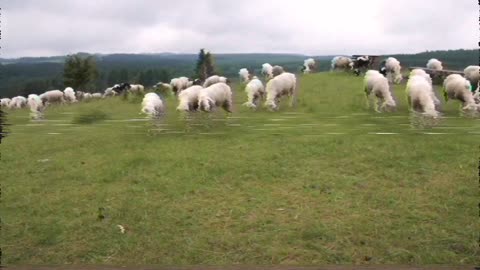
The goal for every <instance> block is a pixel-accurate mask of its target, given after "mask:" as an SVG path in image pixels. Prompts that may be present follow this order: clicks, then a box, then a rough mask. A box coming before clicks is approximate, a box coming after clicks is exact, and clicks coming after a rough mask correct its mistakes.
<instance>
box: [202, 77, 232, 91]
mask: <svg viewBox="0 0 480 270" xmlns="http://www.w3.org/2000/svg"><path fill="white" fill-rule="evenodd" d="M220 82H221V83H225V84H226V83H228V79H227V78H225V77H221V76H218V75H213V76H210V77H208V78H207V79H206V80H205V82H204V83H203V87H204V88H207V87H209V86H211V85H213V84H216V83H220Z"/></svg>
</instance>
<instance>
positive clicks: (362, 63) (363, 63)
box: [349, 55, 371, 76]
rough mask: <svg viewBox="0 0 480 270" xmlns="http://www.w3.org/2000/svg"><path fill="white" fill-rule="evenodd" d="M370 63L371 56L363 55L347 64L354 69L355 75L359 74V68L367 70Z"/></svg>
mask: <svg viewBox="0 0 480 270" xmlns="http://www.w3.org/2000/svg"><path fill="white" fill-rule="evenodd" d="M370 63H371V58H370V57H369V56H368V55H364V56H359V57H357V59H354V60H353V63H352V64H349V66H350V67H351V68H353V69H354V73H355V75H357V76H360V73H361V70H367V69H368V67H369V65H370Z"/></svg>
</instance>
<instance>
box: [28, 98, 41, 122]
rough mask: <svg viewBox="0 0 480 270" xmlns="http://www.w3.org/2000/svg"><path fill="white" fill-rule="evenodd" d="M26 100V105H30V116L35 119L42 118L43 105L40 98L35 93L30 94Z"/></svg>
mask: <svg viewBox="0 0 480 270" xmlns="http://www.w3.org/2000/svg"><path fill="white" fill-rule="evenodd" d="M27 100H28V101H27V103H28V107H30V117H32V119H35V120H37V119H41V118H43V111H44V109H45V106H44V104H43V101H42V99H41V98H40V97H39V96H38V95H36V94H30V95H28V99H27Z"/></svg>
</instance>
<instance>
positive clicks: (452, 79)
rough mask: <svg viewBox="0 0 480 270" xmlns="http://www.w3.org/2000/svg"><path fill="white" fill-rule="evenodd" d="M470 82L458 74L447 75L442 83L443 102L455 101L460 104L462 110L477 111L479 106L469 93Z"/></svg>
mask: <svg viewBox="0 0 480 270" xmlns="http://www.w3.org/2000/svg"><path fill="white" fill-rule="evenodd" d="M470 89H471V84H470V81H469V80H467V79H465V78H464V77H462V76H461V75H459V74H451V75H448V76H447V78H445V80H444V81H443V91H444V92H443V94H444V97H445V101H448V100H449V99H457V100H459V101H461V102H462V110H464V111H475V110H479V108H480V105H479V104H476V103H475V98H474V97H473V94H472V92H471V90H470Z"/></svg>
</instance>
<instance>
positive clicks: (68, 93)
mask: <svg viewBox="0 0 480 270" xmlns="http://www.w3.org/2000/svg"><path fill="white" fill-rule="evenodd" d="M63 97H64V98H65V101H66V102H69V103H74V102H77V97H76V96H75V91H73V88H71V87H67V88H65V90H63Z"/></svg>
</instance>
